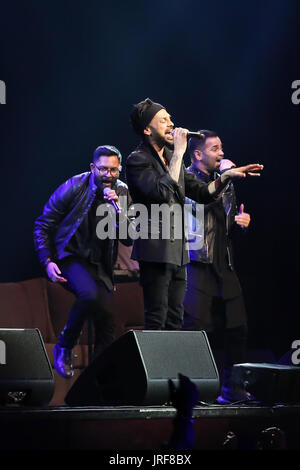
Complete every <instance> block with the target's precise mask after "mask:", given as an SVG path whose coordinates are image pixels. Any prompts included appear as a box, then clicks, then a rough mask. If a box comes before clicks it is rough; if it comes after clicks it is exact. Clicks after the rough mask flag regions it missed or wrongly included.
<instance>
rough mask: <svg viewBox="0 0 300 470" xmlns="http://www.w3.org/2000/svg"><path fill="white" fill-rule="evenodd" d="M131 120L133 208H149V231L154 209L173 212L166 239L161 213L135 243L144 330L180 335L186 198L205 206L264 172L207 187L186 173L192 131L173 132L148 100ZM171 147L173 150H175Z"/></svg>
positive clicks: (251, 168)
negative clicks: (138, 140) (133, 136)
mask: <svg viewBox="0 0 300 470" xmlns="http://www.w3.org/2000/svg"><path fill="white" fill-rule="evenodd" d="M130 117H131V123H132V126H133V129H134V131H135V132H136V133H137V134H138V135H139V136H140V137H141V138H142V142H141V143H140V144H139V146H138V147H137V148H136V149H135V150H134V151H133V152H132V153H131V154H130V155H129V156H128V158H127V160H126V177H127V183H128V188H129V191H130V194H131V197H132V199H133V203H134V204H135V205H137V204H142V205H143V206H144V207H146V208H147V214H148V224H149V226H151V214H152V213H153V212H152V210H153V207H154V206H156V207H157V205H162V204H167V205H168V207H169V208H170V231H169V236H168V237H166V236H163V231H164V223H165V219H164V217H163V212H161V213H160V218H159V221H158V223H157V224H156V230H153V226H151V229H150V230H149V231H148V236H146V235H145V234H144V233H141V236H140V237H138V238H137V239H136V240H134V245H133V251H132V258H133V259H135V260H137V261H138V262H139V265H140V282H141V285H142V287H143V293H144V307H145V329H150V330H179V329H181V327H182V319H183V299H184V295H185V289H186V264H187V263H188V261H189V255H188V246H187V244H186V240H185V235H184V232H185V230H184V226H185V221H184V210H183V207H184V203H185V196H187V197H189V198H190V199H193V200H194V201H196V202H199V203H202V204H207V203H209V202H212V201H214V200H215V199H216V198H218V197H219V195H220V194H221V192H222V190H223V189H224V188H225V187H226V186H227V184H228V183H229V182H230V181H231V179H235V178H243V177H245V176H247V175H251V174H256V173H255V172H256V171H257V170H261V169H262V168H263V167H262V165H259V164H251V165H246V166H243V167H240V168H231V169H229V170H227V171H226V172H224V173H223V174H222V175H221V176H220V177H219V178H217V179H216V180H215V181H213V182H210V183H209V184H205V183H203V182H202V181H199V180H198V179H197V178H196V177H195V175H193V174H192V173H188V172H187V171H186V170H185V168H184V164H183V156H184V153H185V151H186V147H187V136H188V130H187V129H184V128H175V129H174V124H173V122H172V120H171V116H170V114H169V113H168V112H167V110H166V109H165V107H164V106H162V105H161V104H159V103H155V102H153V101H152V100H151V99H149V98H147V99H145V100H144V101H141V102H140V103H138V104H136V105H135V106H134V107H133V110H132V112H131V116H130ZM169 146H173V151H171V150H170V149H169ZM178 207H181V208H182V211H181V222H180V223H181V228H182V232H181V236H176V233H175V224H174V223H173V222H175V221H177V225H178V211H177V209H178ZM172 208H174V214H175V213H176V214H177V216H176V217H175V215H174V214H172ZM177 228H178V227H177ZM177 233H178V232H177Z"/></svg>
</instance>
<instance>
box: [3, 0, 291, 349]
mask: <svg viewBox="0 0 300 470" xmlns="http://www.w3.org/2000/svg"><path fill="white" fill-rule="evenodd" d="M299 3H300V2H298V1H297V0H295V1H293V0H252V1H243V2H238V1H236V0H227V1H225V0H223V1H222V0H219V1H217V0H210V1H209V2H202V1H200V0H198V1H194V0H185V1H178V0H172V2H169V1H168V2H167V1H164V0H160V1H158V0H152V1H150V2H148V1H147V2H146V1H141V0H140V1H135V0H133V1H130V0H129V1H127V2H121V1H119V2H118V1H117V2H104V1H100V0H98V1H97V0H85V1H74V0H72V1H71V0H51V1H50V0H45V1H43V2H42V1H40V0H27V1H25V0H24V1H11V2H10V3H9V4H8V2H6V1H1V2H0V80H4V81H5V83H6V92H7V104H6V105H3V106H0V120H1V131H0V157H1V185H0V197H1V245H0V246H1V269H0V282H11V281H19V280H24V279H30V278H32V277H38V276H40V275H43V272H42V270H41V268H40V266H39V263H38V260H37V256H36V254H35V252H34V247H33V241H32V228H33V222H34V220H35V218H36V217H37V216H38V215H40V213H41V211H42V208H43V205H44V203H45V202H46V200H47V199H48V197H49V196H50V194H51V193H52V192H53V191H54V190H55V189H56V188H57V186H58V185H59V184H61V183H62V182H63V181H65V180H66V179H67V178H69V177H70V176H72V175H74V174H77V173H80V172H82V171H86V170H88V169H89V162H90V160H91V156H92V152H93V150H94V149H95V147H97V146H98V145H103V144H112V145H115V146H117V147H118V148H119V149H120V151H121V153H122V154H123V158H124V164H125V160H126V156H127V155H128V154H129V153H130V152H131V151H132V150H133V149H134V147H135V146H136V144H137V143H138V139H137V138H136V136H135V135H134V134H133V132H132V130H131V128H130V124H129V112H130V110H131V107H132V104H133V103H136V102H138V101H140V100H142V99H144V98H146V97H150V98H152V99H154V100H155V101H158V102H161V103H163V104H164V105H165V106H166V107H167V110H168V111H169V112H170V113H171V115H172V118H173V120H174V123H175V125H177V126H184V127H187V128H189V129H191V130H197V129H199V128H208V129H214V130H216V131H217V132H218V133H219V135H220V137H221V138H222V141H223V143H224V150H225V154H226V156H227V157H229V158H231V159H232V160H233V161H234V162H236V163H237V164H238V165H240V164H245V163H252V162H253V163H254V162H259V163H263V164H264V165H265V169H264V172H263V174H262V176H261V177H260V178H257V179H254V178H252V179H247V180H245V181H242V182H238V183H237V184H236V190H237V193H238V196H239V202H244V204H245V211H247V212H249V213H250V214H251V216H252V223H251V228H250V230H249V233H248V235H247V236H245V237H242V238H241V239H240V240H239V244H238V245H237V247H236V263H237V267H238V271H239V274H240V279H241V283H242V285H243V287H244V292H245V297H246V301H247V307H248V313H249V327H250V340H249V341H250V346H252V347H257V348H265V349H268V348H270V349H272V350H273V351H274V353H275V354H277V356H278V357H280V355H281V354H283V353H284V352H286V351H287V350H288V349H289V348H290V346H291V342H292V341H293V340H294V339H299V338H300V320H299V307H298V291H299V287H298V278H299V276H298V268H299V257H298V250H299V248H298V247H299V243H298V228H297V227H298V221H299V216H298V213H299V211H298V200H299V198H298V192H299V186H300V180H299V176H298V160H299V157H300V154H299V117H300V105H298V106H297V105H294V104H293V103H292V101H291V95H292V92H293V90H292V89H291V84H292V82H293V81H294V80H297V79H300V73H299V72H298V70H299V65H298V64H299V57H300V55H299V33H298V30H299V25H300V15H299V13H300V8H299V6H300V5H299ZM187 163H188V162H187Z"/></svg>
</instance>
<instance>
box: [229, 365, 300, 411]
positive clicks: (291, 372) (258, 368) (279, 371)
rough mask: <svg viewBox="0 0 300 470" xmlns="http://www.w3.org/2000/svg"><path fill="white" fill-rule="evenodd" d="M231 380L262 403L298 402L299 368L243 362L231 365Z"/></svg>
mask: <svg viewBox="0 0 300 470" xmlns="http://www.w3.org/2000/svg"><path fill="white" fill-rule="evenodd" d="M232 378H233V382H234V383H235V384H236V385H238V386H240V387H242V388H244V389H245V390H246V391H248V392H250V393H251V394H252V395H254V397H255V399H257V400H258V401H260V402H261V403H262V404H266V405H272V404H296V403H300V368H299V367H296V366H288V365H281V364H269V363H245V364H235V365H234V366H233V375H232Z"/></svg>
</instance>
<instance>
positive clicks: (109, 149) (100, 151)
mask: <svg viewBox="0 0 300 470" xmlns="http://www.w3.org/2000/svg"><path fill="white" fill-rule="evenodd" d="M114 156H116V157H118V160H119V163H120V164H121V162H122V155H121V152H120V151H119V150H118V149H117V147H114V146H113V145H100V147H97V148H96V150H95V151H94V156H93V163H97V161H98V160H99V158H100V157H114Z"/></svg>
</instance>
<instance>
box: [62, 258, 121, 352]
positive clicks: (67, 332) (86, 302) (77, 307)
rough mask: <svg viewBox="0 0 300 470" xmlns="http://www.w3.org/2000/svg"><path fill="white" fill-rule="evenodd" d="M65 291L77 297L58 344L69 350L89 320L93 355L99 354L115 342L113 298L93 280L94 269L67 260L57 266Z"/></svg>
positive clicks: (78, 259)
mask: <svg viewBox="0 0 300 470" xmlns="http://www.w3.org/2000/svg"><path fill="white" fill-rule="evenodd" d="M58 265H59V267H60V269H61V272H62V274H63V276H64V277H65V278H66V279H67V281H68V284H67V285H66V288H67V289H69V290H71V291H72V292H73V293H74V294H75V295H76V301H75V302H74V304H73V306H72V308H71V310H70V312H69V317H68V321H67V324H66V326H65V328H64V330H63V331H62V333H61V335H60V337H59V340H58V344H59V346H61V347H64V348H68V349H72V348H73V347H74V346H75V344H76V343H77V342H78V338H79V336H80V333H81V330H82V328H83V325H84V322H85V321H86V320H87V319H88V318H89V319H91V320H92V322H93V325H94V353H95V354H99V353H101V352H102V351H103V349H105V348H106V347H107V346H108V345H109V344H111V343H112V342H113V341H114V339H115V338H114V319H113V312H112V311H111V307H110V306H111V304H112V295H113V293H112V292H110V291H109V290H108V289H107V287H106V286H105V284H104V283H103V282H102V281H101V280H98V279H97V277H96V267H95V266H94V265H92V264H90V263H88V262H87V261H86V260H84V259H82V258H78V257H75V256H70V257H67V258H64V259H62V260H60V261H59V262H58Z"/></svg>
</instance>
